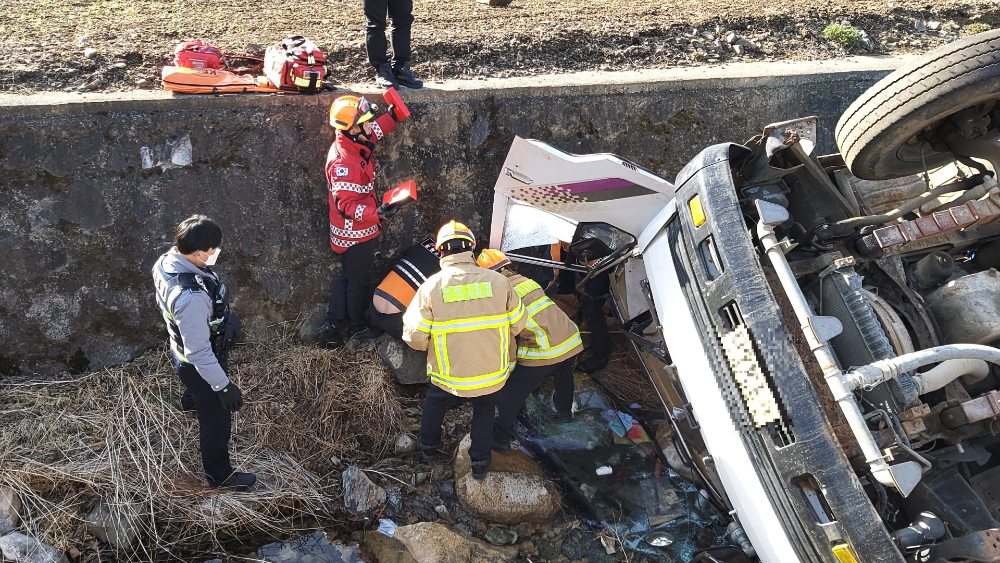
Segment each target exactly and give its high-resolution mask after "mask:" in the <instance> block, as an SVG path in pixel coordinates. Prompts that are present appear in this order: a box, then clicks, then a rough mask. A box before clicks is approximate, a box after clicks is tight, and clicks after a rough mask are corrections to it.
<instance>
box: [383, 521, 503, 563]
mask: <svg viewBox="0 0 1000 563" xmlns="http://www.w3.org/2000/svg"><path fill="white" fill-rule="evenodd" d="M394 538H395V539H398V540H399V541H400V542H402V544H403V545H404V546H406V549H407V551H409V553H410V555H411V556H412V557H413V559H414V560H415V561H416V562H417V563H513V562H514V561H515V560H516V559H517V550H516V549H514V548H511V547H496V546H492V545H489V544H487V543H486V542H483V541H481V540H474V539H473V540H470V539H467V538H464V537H462V536H460V535H458V534H456V533H455V532H453V531H451V530H450V529H448V527H446V526H444V525H442V524H433V523H430V522H421V523H419V524H413V525H410V526H403V527H401V528H397V529H396V534H395V536H394Z"/></svg>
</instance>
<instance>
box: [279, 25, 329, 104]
mask: <svg viewBox="0 0 1000 563" xmlns="http://www.w3.org/2000/svg"><path fill="white" fill-rule="evenodd" d="M325 63H326V56H324V55H323V51H320V50H319V47H317V46H316V45H315V44H314V43H313V42H312V41H310V40H308V39H306V38H305V37H302V36H301V35H289V36H288V37H286V38H285V39H284V40H282V42H281V45H278V46H275V45H272V46H270V47H268V48H267V51H265V53H264V74H265V75H266V76H267V77H268V78H269V79H270V80H271V82H272V83H274V84H275V85H276V86H277V87H278V88H281V89H282V90H289V91H293V92H304V93H314V92H319V91H320V90H322V89H323V77H324V76H325V75H326V69H325V68H324V66H323V65H324V64H325Z"/></svg>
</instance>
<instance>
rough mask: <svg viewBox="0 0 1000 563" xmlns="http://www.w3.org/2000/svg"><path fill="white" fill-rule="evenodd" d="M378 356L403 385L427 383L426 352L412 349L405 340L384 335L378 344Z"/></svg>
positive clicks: (428, 379)
mask: <svg viewBox="0 0 1000 563" xmlns="http://www.w3.org/2000/svg"><path fill="white" fill-rule="evenodd" d="M378 356H379V357H380V358H382V361H383V362H385V365H387V366H389V369H390V370H391V371H392V374H393V375H395V376H396V380H397V381H399V382H400V383H402V384H404V385H412V384H415V383H427V382H428V381H430V378H429V377H428V376H427V352H423V351H420V350H414V349H413V348H410V347H409V346H407V345H406V343H405V342H402V341H399V340H396V339H395V338H392V337H388V336H387V337H385V338H383V339H382V341H381V342H379V344H378Z"/></svg>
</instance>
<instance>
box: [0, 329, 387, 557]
mask: <svg viewBox="0 0 1000 563" xmlns="http://www.w3.org/2000/svg"><path fill="white" fill-rule="evenodd" d="M232 364H233V366H234V368H233V369H232V370H231V373H230V375H231V377H232V378H233V379H234V380H235V381H237V382H238V384H239V385H240V386H241V388H242V389H243V391H244V397H245V400H246V404H245V406H244V407H243V410H242V411H240V412H239V414H238V415H237V416H236V417H235V419H234V427H233V434H234V436H233V444H232V446H231V451H232V453H233V465H234V467H236V468H237V469H238V470H243V471H253V472H255V473H257V474H258V476H259V478H260V483H259V485H258V486H257V488H256V489H255V490H254V491H251V492H247V493H232V492H227V493H220V492H219V491H216V490H212V489H209V488H207V487H206V486H205V481H204V477H203V472H202V467H201V460H200V456H199V450H198V428H197V422H196V421H195V420H193V419H189V418H186V417H185V416H183V415H182V414H181V412H180V411H179V409H178V406H177V405H178V398H179V397H180V395H181V391H182V390H183V389H182V385H181V383H180V381H179V380H178V379H177V377H176V375H174V373H173V370H172V368H171V366H170V364H169V361H168V357H167V354H166V353H165V352H164V351H162V350H161V351H158V352H151V353H149V354H147V355H145V356H143V357H142V358H140V359H138V360H136V361H135V362H132V363H130V364H128V365H126V366H123V367H120V368H115V369H108V370H105V371H101V372H96V373H91V374H89V375H84V376H80V377H75V378H72V379H69V378H66V379H58V380H51V379H50V380H43V379H39V378H31V377H21V378H14V379H7V380H4V382H3V383H2V384H0V427H2V428H4V430H3V433H2V434H0V483H4V484H6V485H8V486H11V487H13V488H14V489H15V490H16V491H17V492H18V493H20V495H21V498H22V500H23V502H24V503H25V508H26V510H25V512H26V514H27V518H26V522H25V527H26V528H27V529H28V530H29V531H31V532H32V533H34V534H36V535H37V536H38V537H39V538H40V539H42V540H44V541H46V542H48V543H50V544H51V545H54V546H55V547H58V548H60V549H68V548H70V547H72V546H76V545H80V544H81V543H82V542H83V540H84V538H85V537H86V534H85V531H84V529H85V527H84V519H85V518H86V515H87V513H88V512H89V511H90V509H91V508H92V507H93V506H94V504H95V503H96V502H97V500H98V499H99V498H103V499H105V502H107V503H109V504H111V505H116V506H125V507H128V509H129V510H130V511H131V512H133V513H134V514H135V515H136V516H137V517H138V518H139V520H140V521H141V525H140V527H141V535H142V537H143V547H142V548H140V549H141V553H139V554H137V555H136V556H135V557H138V558H139V559H141V560H152V559H154V558H155V559H157V560H162V559H167V558H170V555H173V558H175V559H181V558H186V557H185V555H184V554H183V553H182V552H179V551H178V549H179V546H184V549H186V550H187V549H190V547H191V546H202V547H203V548H204V550H205V552H212V551H220V548H219V546H220V544H221V543H222V542H226V541H230V540H231V539H232V538H236V537H244V538H245V537H248V536H250V535H255V534H263V535H268V536H276V535H286V536H287V535H292V534H295V533H298V532H301V531H304V530H307V529H310V524H313V525H314V524H315V522H317V521H323V520H329V519H330V518H331V517H332V516H335V515H336V514H337V512H338V510H339V507H340V503H339V502H338V501H339V498H340V491H339V488H340V487H339V472H336V471H335V469H336V468H337V467H338V466H339V465H340V461H339V460H338V459H336V458H340V459H344V460H350V461H351V462H353V463H358V464H362V465H364V464H369V463H373V462H376V461H377V460H379V459H381V458H384V457H385V455H384V454H385V453H386V452H388V451H389V450H390V448H391V447H392V444H393V442H394V440H395V437H396V435H397V434H398V432H399V431H400V430H401V429H402V425H403V421H404V417H403V413H402V408H401V406H400V404H399V401H398V399H397V398H396V390H395V388H394V384H393V381H392V376H391V375H390V374H389V373H388V372H387V371H386V369H385V367H384V366H383V365H382V363H381V362H380V361H379V359H378V358H377V355H376V354H375V352H374V350H371V349H369V350H367V351H362V352H359V353H356V354H354V355H353V356H350V355H348V354H347V353H345V352H329V351H325V350H318V349H314V348H306V347H302V346H298V345H294V344H291V343H289V342H286V341H280V342H271V343H264V344H252V345H247V346H245V347H242V348H240V349H237V350H235V351H234V354H233V360H232ZM189 553H190V552H188V554H189ZM131 559H132V558H130V560H131Z"/></svg>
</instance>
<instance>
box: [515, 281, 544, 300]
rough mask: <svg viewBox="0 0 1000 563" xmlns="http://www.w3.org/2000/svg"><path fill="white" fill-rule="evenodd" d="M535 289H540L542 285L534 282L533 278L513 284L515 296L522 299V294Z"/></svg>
mask: <svg viewBox="0 0 1000 563" xmlns="http://www.w3.org/2000/svg"><path fill="white" fill-rule="evenodd" d="M536 289H542V286H540V285H538V284H537V283H535V281H534V280H524V281H523V282H521V283H519V284H517V285H515V286H514V291H516V292H517V296H518V297H520V298H521V299H524V296H525V295H527V294H529V293H531V292H532V291H535V290H536Z"/></svg>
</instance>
